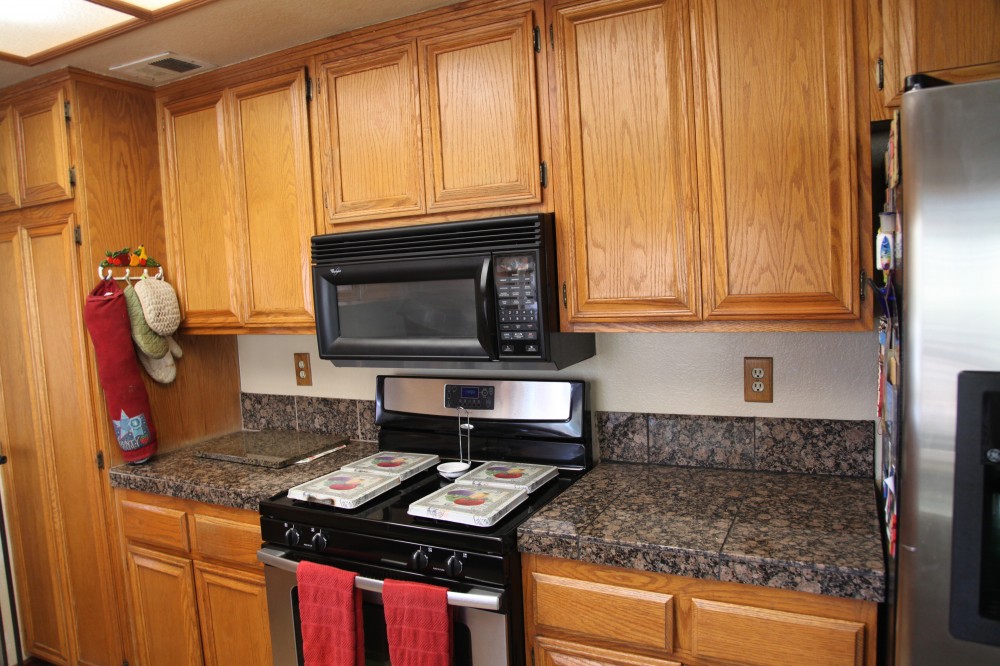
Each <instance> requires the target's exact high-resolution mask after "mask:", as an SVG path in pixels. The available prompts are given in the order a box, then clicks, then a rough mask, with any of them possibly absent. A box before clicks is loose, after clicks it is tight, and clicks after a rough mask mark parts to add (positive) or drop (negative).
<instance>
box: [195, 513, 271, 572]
mask: <svg viewBox="0 0 1000 666" xmlns="http://www.w3.org/2000/svg"><path fill="white" fill-rule="evenodd" d="M194 539H195V549H196V550H197V551H198V553H200V554H201V555H203V556H205V557H208V558H211V559H215V560H221V561H224V562H231V563H233V564H242V565H244V566H259V563H258V562H257V550H258V549H259V548H260V544H261V539H260V526H259V525H256V524H254V525H249V524H244V523H238V522H235V521H232V520H226V519H225V518H216V517H214V516H202V515H195V517H194Z"/></svg>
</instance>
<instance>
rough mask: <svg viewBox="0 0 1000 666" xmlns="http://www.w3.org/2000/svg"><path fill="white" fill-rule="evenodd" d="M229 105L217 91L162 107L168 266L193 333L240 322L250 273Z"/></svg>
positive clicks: (185, 317) (162, 152)
mask: <svg viewBox="0 0 1000 666" xmlns="http://www.w3.org/2000/svg"><path fill="white" fill-rule="evenodd" d="M223 107H224V104H223V97H222V93H218V94H213V95H206V96H203V97H198V98H195V99H190V100H184V101H180V102H174V103H169V104H166V105H164V106H162V107H161V109H160V113H161V118H162V124H161V128H162V130H161V131H162V132H163V135H162V137H161V142H162V143H161V146H162V150H161V155H162V158H161V159H162V162H163V180H164V189H165V191H166V212H167V215H166V226H167V247H168V254H169V257H170V258H169V263H168V264H167V266H169V267H170V269H171V276H172V278H173V280H174V286H175V287H176V289H177V295H178V299H179V300H180V304H181V308H182V311H183V316H184V324H185V326H186V327H187V328H191V329H198V328H213V327H215V328H224V327H226V326H239V325H240V324H241V322H242V318H241V317H242V313H241V309H240V303H241V302H242V301H243V296H242V295H243V288H244V278H245V276H244V275H243V266H242V264H241V263H240V261H239V260H238V257H239V256H241V255H240V251H241V250H240V242H241V241H240V239H239V238H238V235H237V233H236V225H235V222H234V219H233V210H232V198H231V196H230V194H229V193H230V191H231V188H230V182H229V181H230V178H229V172H228V165H229V160H230V159H232V158H231V155H230V151H229V149H228V144H229V142H228V141H227V139H226V131H225V128H226V126H225V122H224V109H223ZM296 259H298V257H296Z"/></svg>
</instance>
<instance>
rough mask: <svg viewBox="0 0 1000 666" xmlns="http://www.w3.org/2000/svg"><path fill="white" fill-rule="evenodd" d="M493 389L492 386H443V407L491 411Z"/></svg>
mask: <svg viewBox="0 0 1000 666" xmlns="http://www.w3.org/2000/svg"><path fill="white" fill-rule="evenodd" d="M494 394H495V392H494V389H493V387H492V386H471V385H465V384H445V385H444V406H445V407H447V408H448V409H457V408H458V407H464V408H465V409H493V397H494Z"/></svg>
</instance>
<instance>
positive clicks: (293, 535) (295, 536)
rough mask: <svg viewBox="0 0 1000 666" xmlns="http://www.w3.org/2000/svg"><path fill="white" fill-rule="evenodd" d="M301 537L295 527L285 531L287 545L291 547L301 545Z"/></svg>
mask: <svg viewBox="0 0 1000 666" xmlns="http://www.w3.org/2000/svg"><path fill="white" fill-rule="evenodd" d="M301 537H302V535H301V534H299V531H298V529H296V528H295V527H294V526H293V527H289V528H288V529H287V530H285V543H287V544H288V545H289V546H297V545H299V539H300V538H301Z"/></svg>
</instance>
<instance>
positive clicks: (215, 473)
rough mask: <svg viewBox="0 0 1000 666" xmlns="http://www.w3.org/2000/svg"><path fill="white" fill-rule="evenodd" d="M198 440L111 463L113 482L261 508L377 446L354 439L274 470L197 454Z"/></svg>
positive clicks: (334, 440) (333, 441) (278, 435)
mask: <svg viewBox="0 0 1000 666" xmlns="http://www.w3.org/2000/svg"><path fill="white" fill-rule="evenodd" d="M271 434H272V435H273V436H274V437H275V441H276V442H277V441H279V440H281V441H283V439H282V438H287V433H285V432H284V431H271ZM268 436H269V433H268V432H267V431H264V432H261V433H258V434H257V436H256V438H257V440H258V441H259V440H260V438H261V437H268ZM227 437H231V435H230V436H227ZM314 437H322V436H320V435H315V436H314ZM327 437H328V439H329V442H330V447H334V446H337V445H338V443H339V442H341V441H342V440H343V439H344V437H343V436H339V435H329V436H327ZM200 444H202V443H195V444H192V445H190V446H188V447H185V448H183V449H179V450H176V451H170V452H168V453H163V454H158V455H156V456H154V457H153V459H152V460H150V461H149V462H147V463H143V464H142V465H120V466H118V467H113V468H112V469H111V472H110V476H111V485H112V486H114V487H116V488H129V489H131V490H139V491H142V492H146V493H153V494H156V495H169V496H171V497H180V498H183V499H191V500H195V501H198V502H206V503H208V504H220V505H222V506H231V507H235V508H237V509H249V510H251V511H257V510H258V505H259V503H260V501H261V500H264V499H268V498H270V497H273V496H274V495H277V494H278V493H280V492H282V491H284V490H288V489H289V488H291V487H292V486H297V485H298V484H300V483H304V482H306V481H309V480H311V479H315V478H316V477H318V476H322V475H324V474H326V473H328V472H332V471H334V470H336V469H338V468H340V467H341V466H342V465H346V464H347V463H349V462H353V461H355V460H358V459H360V458H364V457H365V456H369V455H372V454H374V453H376V452H377V451H378V443H377V442H369V441H361V440H350V441H349V442H348V443H347V446H346V447H345V448H343V449H341V450H340V451H335V452H333V453H330V454H328V455H325V456H323V457H321V458H317V459H316V460H314V461H312V462H308V463H304V464H301V465H298V464H291V465H289V466H288V467H283V468H281V469H274V468H271V467H258V466H256V465H246V464H243V463H238V462H227V461H223V460H213V459H209V458H202V457H199V456H198V455H196V452H197V451H198V450H200V448H201V446H200Z"/></svg>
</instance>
